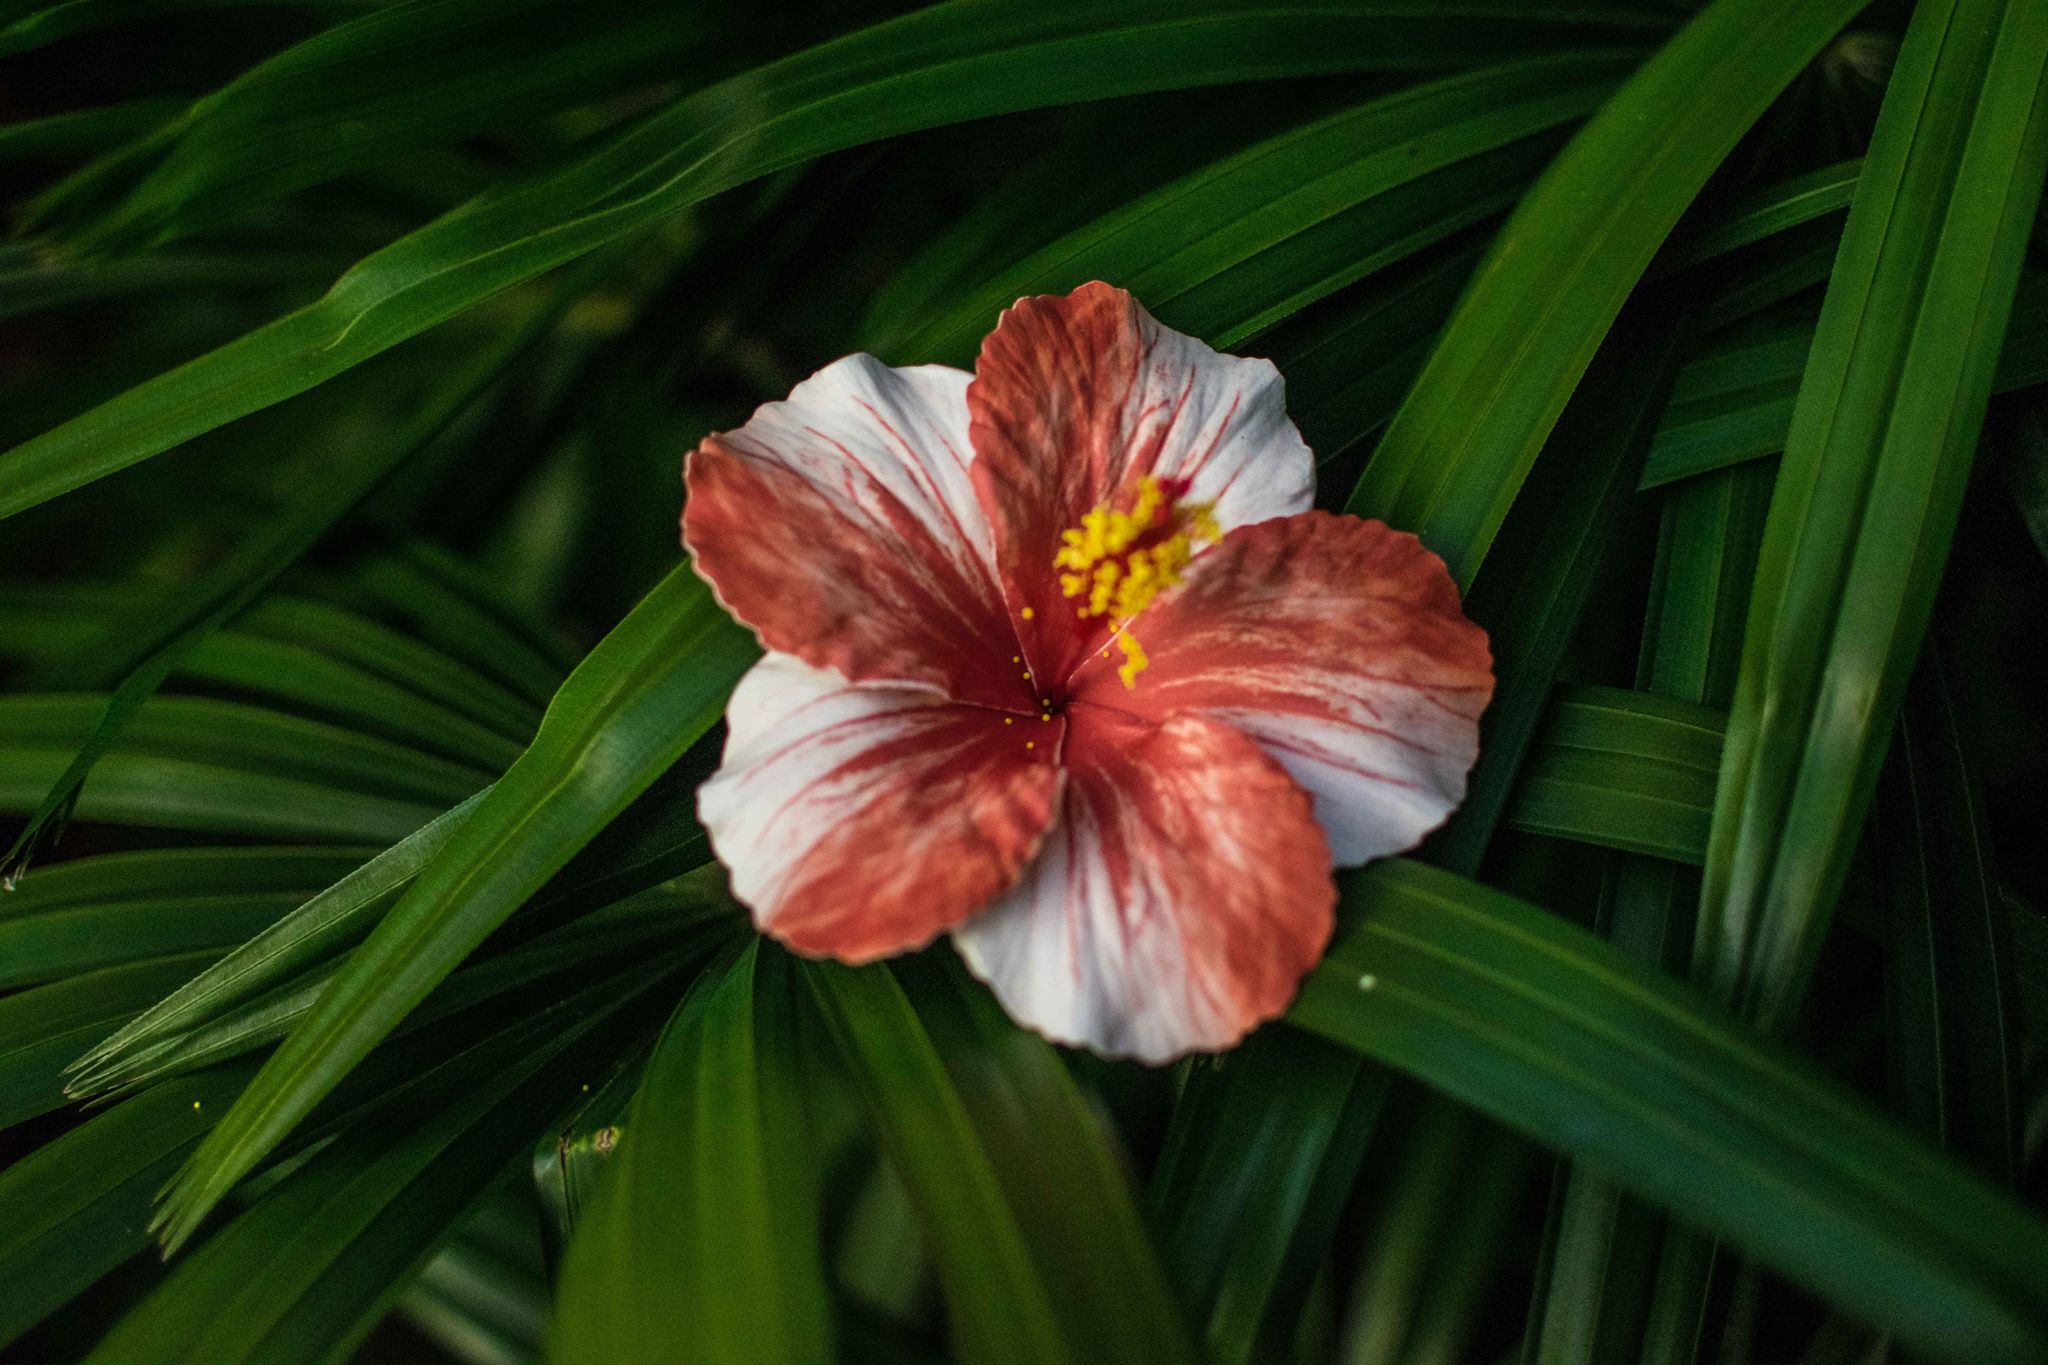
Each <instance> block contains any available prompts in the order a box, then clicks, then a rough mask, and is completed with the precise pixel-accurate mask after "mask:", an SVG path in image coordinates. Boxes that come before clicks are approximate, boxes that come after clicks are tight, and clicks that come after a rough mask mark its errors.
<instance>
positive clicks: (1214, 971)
mask: <svg viewBox="0 0 2048 1365" xmlns="http://www.w3.org/2000/svg"><path fill="white" fill-rule="evenodd" d="M1069 722H1070V727H1069V730H1068V741H1067V752H1066V757H1065V763H1066V765H1067V769H1068V772H1067V786H1066V792H1065V795H1064V797H1063V798H1062V800H1061V803H1060V813H1059V819H1058V820H1057V822H1056V823H1055V824H1054V826H1053V828H1052V831H1051V833H1050V834H1048V835H1047V836H1046V841H1045V847H1044V849H1043V851H1041V852H1040V854H1039V856H1038V860H1037V862H1035V863H1034V864H1032V866H1031V867H1030V868H1029V869H1028V870H1027V871H1026V872H1025V874H1024V877H1023V880H1021V881H1020V882H1019V883H1018V884H1017V887H1016V889H1015V890H1013V891H1012V892H1010V894H1009V895H1008V896H1006V897H1004V898H1003V900H1002V901H1001V902H1000V903H998V904H997V906H996V907H995V908H994V909H992V910H990V911H989V912H988V913H987V914H985V915H982V916H980V917H979V918H977V919H973V920H970V921H968V923H967V924H965V925H964V926H962V927H961V928H958V929H956V930H954V931H953V940H954V943H955V944H956V945H957V946H958V947H959V949H960V953H961V956H962V957H963V958H965V960H966V962H967V965H968V968H969V969H970V970H971V971H973V972H974V974H975V975H976V976H978V977H980V978H981V979H982V980H984V981H986V982H987V983H988V984H989V985H990V987H991V988H993V989H994V991H995V993H996V997H997V998H998V999H999V1000H1001V1001H1002V1003H1003V1007H1004V1008H1005V1009H1007V1010H1008V1011H1009V1012H1010V1015H1011V1017H1012V1018H1014V1019H1016V1020H1017V1021H1018V1022H1020V1023H1022V1024H1025V1025H1027V1026H1029V1027H1031V1028H1034V1029H1037V1030H1038V1031H1039V1032H1041V1033H1043V1034H1045V1035H1046V1036H1047V1037H1049V1038H1052V1039H1054V1040H1055V1041H1058V1042H1063V1043H1076V1044H1080V1045H1082V1046H1085V1047H1088V1048H1092V1049H1094V1050H1095V1051H1097V1052H1100V1053H1103V1054H1105V1055H1107V1056H1113V1057H1135V1058H1137V1059H1139V1060H1140V1061H1144V1062H1149V1063H1154V1064H1157V1063H1160V1062H1166V1061H1170V1060H1172V1059H1173V1058H1175V1057H1178V1056H1181V1055H1182V1054H1184V1053H1188V1052H1196V1051H1214V1050H1217V1049H1221V1048H1226V1047H1229V1046H1230V1045H1231V1044H1233V1043H1235V1042H1237V1041H1238V1039H1240V1038H1242V1037H1243V1036H1244V1035H1245V1034H1246V1033H1248V1032H1250V1031H1251V1029H1253V1028H1254V1027H1255V1026H1257V1025H1258V1024H1259V1023H1260V1022H1262V1021H1264V1020H1267V1019H1271V1018H1273V1017H1275V1016H1276V1015H1278V1014H1280V1013H1281V1012H1282V1011H1283V1010H1285V1009H1286V1008H1287V1005H1288V1003H1289V1001H1291V1000H1292V999H1293V998H1294V993H1295V989H1296V987H1297V986H1298V985H1299V984H1300V982H1301V978H1302V976H1303V975H1304V974H1306V973H1307V972H1308V970H1309V968H1310V967H1312V966H1314V965H1315V962H1316V960H1317V959H1318V958H1319V957H1320V956H1321V955H1322V952H1323V949H1324V947H1325V946H1326V945H1327V944H1328V942H1329V938H1330V930H1331V925H1332V922H1333V915H1334V907H1335V904H1336V888H1335V885H1334V883H1332V881H1331V879H1330V858H1329V850H1328V848H1327V847H1326V845H1325V844H1324V842H1323V837H1322V833H1321V831H1320V830H1318V829H1317V828H1316V823H1315V818H1314V816H1313V814H1312V813H1311V811H1310V809H1309V800H1308V797H1307V796H1306V795H1305V794H1304V793H1303V792H1302V790H1301V789H1300V788H1299V787H1298V786H1296V785H1295V784H1294V782H1293V780H1292V779H1290V778H1289V777H1288V776H1287V774H1286V773H1285V772H1284V771H1282V770H1281V768H1280V766H1279V765H1278V764H1276V763H1274V762H1273V760H1272V759H1270V758H1268V757H1266V755H1265V754H1264V753H1262V752H1261V751H1260V749H1259V747H1258V746H1257V745H1256V744H1254V743H1253V742H1252V741H1250V740H1248V739H1246V738H1245V737H1244V736H1243V735H1240V734H1238V733H1237V732H1236V731H1234V730H1232V729H1231V728H1230V727H1229V726H1227V725H1224V724H1222V723H1220V722H1217V721H1211V720H1206V719H1204V718H1202V717H1199V716H1177V717H1175V718H1173V719H1172V720H1169V721H1168V722H1166V723H1165V724H1164V725H1152V724H1149V723H1145V722H1138V721H1133V720H1131V719H1130V718H1129V717H1126V716H1122V715H1120V714H1118V713H1115V712H1109V711H1103V710H1101V709H1100V708H1093V709H1091V710H1090V711H1089V712H1088V713H1087V714H1085V715H1083V714H1082V713H1081V712H1080V711H1079V710H1078V709H1077V710H1075V711H1070V712H1069Z"/></svg>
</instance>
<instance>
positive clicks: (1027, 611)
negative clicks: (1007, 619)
mask: <svg viewBox="0 0 2048 1365" xmlns="http://www.w3.org/2000/svg"><path fill="white" fill-rule="evenodd" d="M1017 614H1018V615H1019V616H1021V617H1023V618H1024V619H1025V620H1027V621H1029V620H1030V619H1031V618H1032V617H1034V616H1036V615H1038V613H1037V612H1035V611H1033V610H1031V608H1029V607H1026V608H1024V610H1022V611H1020V612H1018V613H1017Z"/></svg>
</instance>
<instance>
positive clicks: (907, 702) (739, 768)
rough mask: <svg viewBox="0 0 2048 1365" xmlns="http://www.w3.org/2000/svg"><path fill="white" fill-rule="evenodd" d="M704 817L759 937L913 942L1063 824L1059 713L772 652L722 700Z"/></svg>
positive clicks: (840, 949)
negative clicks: (721, 752) (850, 674)
mask: <svg viewBox="0 0 2048 1365" xmlns="http://www.w3.org/2000/svg"><path fill="white" fill-rule="evenodd" d="M726 723H727V725H728V726H729V727H730V734H729V736H728V738H727V740H726V746H725V761H724V763H723V764H722V765H721V766H720V768H719V770H718V771H717V772H716V773H714V774H713V775H712V777H711V779H710V780H709V781H708V782H706V783H705V784H704V785H703V787H702V788H700V789H699V791H698V795H697V814H698V818H699V819H701V820H702V821H703V822H704V828H705V829H706V831H708V832H709V833H710V835H711V843H712V847H713V848H714V849H715V850H716V851H717V853H718V856H719V859H720V860H721V861H722V862H724V863H725V865H726V867H727V868H728V869H729V870H730V871H731V873H732V889H733V894H734V895H735V896H737V897H738V898H739V899H740V900H741V901H742V902H743V903H745V904H746V905H747V906H749V907H750V908H751V909H752V911H753V914H754V922H755V924H756V925H758V926H759V927H760V928H761V929H762V930H763V931H764V932H766V933H768V934H771V935H773V936H774V937H776V938H778V939H780V940H781V941H782V942H783V943H785V944H787V945H789V947H791V948H792V949H794V950H796V951H797V952H800V953H806V954H809V955H811V956H814V957H833V958H838V959H839V960H841V961H844V962H867V961H871V960H873V959H875V958H878V957H887V956H889V955H891V954H893V953H900V952H904V951H907V950H909V949H911V948H916V947H919V946H921V945H922V944H925V943H927V942H929V941H930V940H931V939H932V938H933V937H934V936H935V935H937V934H938V933H939V932H940V931H941V930H944V929H948V928H951V927H952V926H954V925H956V924H958V923H960V922H961V921H962V920H964V919H966V918H967V917H968V916H970V915H972V914H974V913H975V912H976V911H978V910H980V909H982V908H983V907H985V906H987V905H988V904H990V903H991V902H992V901H994V900H995V899H996V898H997V897H999V896H1001V895H1002V894H1003V893H1004V892H1005V891H1007V890H1009V889H1010V887H1011V886H1012V885H1013V884H1014V883H1015V882H1016V880H1017V877H1018V874H1019V873H1020V872H1021V871H1022V869H1023V868H1024V866H1025V865H1026V864H1027V863H1028V862H1029V861H1030V859H1031V857H1032V855H1033V854H1034V853H1035V852H1036V851H1037V849H1038V846H1039V842H1040V840H1041V839H1042V838H1043V837H1044V835H1045V831H1046V828H1047V826H1048V825H1049V824H1050V823H1051V821H1052V816H1053V808H1054V804H1055V802H1056V801H1057V799H1058V794H1059V789H1060V783H1061V777H1060V773H1059V769H1058V768H1057V766H1056V765H1055V764H1054V762H1053V761H1052V760H1053V756H1054V755H1055V754H1056V753H1057V752H1058V748H1059V739H1060V732H1061V731H1062V730H1063V729H1064V722H1061V721H1057V720H1054V721H1040V722H1036V723H1034V722H1032V721H1031V720H1029V719H1025V718H1015V717H1012V718H1007V723H1006V718H1005V717H1004V716H1003V715H1001V714H1000V713H998V712H995V711H991V710H989V709H987V708H986V707H980V706H964V705H960V704H958V703H955V702H951V701H948V700H946V699H945V698H943V697H940V696H937V695H935V694H933V693H930V692H926V691H923V690H919V689H912V688H898V687H888V686H877V685H864V684H849V683H847V682H846V681H845V680H844V679H842V678H840V677H839V676H838V675H836V674H834V673H831V672H829V671H827V670H824V669H820V668H813V667H811V666H810V665H809V664H806V663H804V662H803V661H802V660H801V659H797V658H794V657H792V656H790V655H787V654H769V655H767V656H766V657H764V658H763V659H762V660H761V661H760V662H759V663H757V664H755V665H754V667H753V668H752V669H751V670H750V671H749V672H748V673H747V675H746V677H744V678H742V679H741V680H740V685H739V687H738V688H737V689H735V690H734V692H733V695H732V701H731V704H730V705H729V706H728V707H727V708H726Z"/></svg>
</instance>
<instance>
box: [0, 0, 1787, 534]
mask: <svg viewBox="0 0 2048 1365" xmlns="http://www.w3.org/2000/svg"><path fill="white" fill-rule="evenodd" d="M1552 15H1553V12H1552V11H1551V9H1550V7H1549V6H1547V5H1545V4H1542V3H1540V2H1539V0H1512V2H1510V3H1505V4H1503V3H1499V2H1498V0H1494V2H1493V3H1484V4H1481V3H1472V4H1464V3H1460V4H1455V5H1449V6H1440V7H1436V8H1434V9H1433V10H1432V11H1430V12H1429V13H1428V14H1426V15H1424V16H1421V17H1418V16H1417V15H1416V13H1415V11H1414V8H1413V6H1412V5H1410V4H1405V3H1389V2H1388V0H1378V2H1377V3H1376V2H1375V0H1289V2H1288V3H1286V4H1282V5H1279V6H1277V7H1276V6H1275V5H1273V4H1271V3H1266V2H1265V0H1132V2H1131V3H1126V4H1120V5H1117V6H1115V7H1104V6H1102V5H1100V4H1098V3H1095V0H1041V3H1038V4H1033V5H1030V6H1027V7H1023V8H1019V7H1017V6H1015V5H1011V4H1008V3H1005V2H1004V0H954V2H953V3H950V4H944V5H938V6H935V7H932V8H929V9H924V10H920V11H917V12H915V13H912V14H908V15H905V16H903V17H902V18H899V19H894V20H891V21H889V22H887V23H883V24H878V25H875V26H874V27H872V28H869V29H866V30H863V31H861V32H858V33H854V34H851V35H849V36H847V37H845V38H841V39H838V40H836V41H833V42H829V43H825V44H823V45H821V46H819V47H816V48H813V49H811V50H810V51H808V52H804V53H799V54H797V55H796V56H793V57H789V58H786V59H784V60H782V61H779V62H776V63H773V64H772V65H769V66H767V67H763V68H761V69H759V70H757V71H753V72H749V73H746V74H744V75H741V76H738V77H735V78H733V79H731V80H729V81H725V82H723V83H721V84H719V85H716V86H713V87H711V88H710V89H707V90H704V91H701V92H699V93H697V94H695V95H692V96H690V97H689V98H687V99H684V100H682V101H681V102H679V103H677V104H675V105H674V106H672V107H670V108H669V109H667V110H665V111H663V112H662V113H660V114H657V115H655V116H653V117H651V118H649V119H646V120H644V121H642V122H641V123H640V124H638V125H637V126H636V127H634V128H632V129H631V130H629V131H627V132H626V133H624V134H622V135H620V136H619V137H617V138H615V139H613V140H611V141H609V142H607V143H605V144H604V145H603V146H601V147H599V148H598V149H597V150H595V151H593V152H591V153H589V154H588V155H587V156H585V157H583V158H581V159H580V160H578V161H576V162H574V163H573V164H571V165H569V166H567V167H565V168H563V169H562V170H560V171H558V172H556V173H554V174H551V175H549V176H546V177H544V178H541V179H538V180H535V181H532V182H529V183H526V184H524V185H521V186H518V187H515V188H512V189H508V190H507V191H505V192H503V193H493V194H486V195H483V196H480V197H479V198H478V199H476V200H473V201H471V202H470V203H468V204H466V205H464V206H463V207H462V208H461V209H458V210H457V211H455V212H453V213H451V214H449V215H447V216H446V217H443V218H441V219H438V220H436V221H435V222H433V223H430V224H428V225H427V226H426V227H424V228H421V229H419V230H418V231H416V232H413V233H410V234H408V235H407V236H405V237H403V238H401V239H399V240H398V241H397V242H394V243H392V244H391V245H390V246H388V247H386V248H384V249H383V250H381V251H378V252H376V253H374V254H373V255H371V256H369V257H367V258H365V259H364V260H363V261H362V262H360V263H359V264H358V265H356V266H355V267H354V268H353V269H352V270H350V271H349V272H348V273H347V274H346V275H344V276H342V277H341V279H339V280H337V281H336V282H335V284H334V287H333V288H332V289H330V290H329V291H328V293H327V295H326V296H325V297H324V298H322V299H321V300H320V301H319V302H317V303H314V304H312V305H311V306H309V307H307V308H304V309H301V310H300V311H298V312H296V313H293V314H291V315H289V316H287V317H284V318H280V319H279V320H277V321H276V322H273V323H271V324H269V325H268V326H265V327H263V328H260V329H258V330H257V331H254V332H251V333H249V334H248V335H246V336H244V337H242V338H240V339H238V340H236V341H233V342H230V343H229V344H228V345H226V346H223V347H221V348H220V349H219V350H216V351H213V352H211V353H209V354H207V355H205V356H202V357H200V358H199V359H197V360H195V361H192V362H191V363H189V364H187V365H184V366H181V367H180V368H178V369H176V370H173V371H170V372H169V373H167V374H163V375H160V376H158V377H157V378H155V379H153V380H150V381H148V382H147V383H144V384H142V385H140V386H138V387H136V388H134V389H131V390H129V391H128V392H127V393H125V394H123V395H122V396H120V397H118V398H115V399H113V400H111V401H110V402H108V403H106V404H104V405H102V406H101V407H99V408H97V409H94V410H93V411H91V412H88V413H85V414H83V415H82V416H80V417H78V418H75V419H74V420H72V421H70V422H67V423H65V424H64V425H63V426H61V427H59V428H57V429H56V430H54V431H51V432H49V433H47V434H45V435H43V436H41V437H38V438H37V439H35V440H33V441H30V442H28V443H26V444H24V445H21V446H18V447H16V448H15V449H13V450H11V451H7V452H5V453H0V516H9V515H12V514H13V513H15V512H19V511H21V510H22V509H24V508H27V507H33V506H35V505H36V504H38V503H41V502H44V501H47V500H48V499H50V498H53V497H56V496H57V495H58V494H60V493H63V492H66V491H68V490H70V489H73V488H77V487H79V486H80V485H82V484H85V483H89V482H91V481H92V480H94V479H98V478H103V477H105V476H106V475H108V474H111V473H113V472H115V471H116V470H119V469H123V468H126V467H127V466H129V465H131V464H134V463H135V462H137V461H139V460H143V459H147V458H148V457H150V456H151V455H155V454H157V453H159V452H161V451H164V450H168V449H170V448H171V447H172V446H175V445H177V444H179V443H180V442H182V441H186V440H189V439H191V438H192V437H194V436H197V435H199V434H200V433H201V432H205V431H210V430H212V429H214V428H215V427H218V426H221V425H223V424H225V423H227V422H230V421H232V420H234V419H235V418H236V417H240V416H242V415H245V414H247V413H250V412H253V411H255V410H256V409H258V408H261V407H266V406H268V405H270V404H272V403H276V402H280V401H282V400H283V399H285V398H288V397H290V396H291V395H293V394H296V393H303V392H304V391H305V390H307V389H309V388H312V387H313V386H314V385H316V384H319V383H322V382H323V381H325V380H327V379H330V378H332V377H333V376H335V375H337V374H339V373H341V372H342V371H343V370H346V369H348V368H349V367H350V366H352V365H356V364H359V363H361V362H362V361H364V360H366V359H368V358H369V357H370V356H372V355H375V354H377V353H378V352H380V351H382V350H385V349H387V348H388V347H391V346H393V345H396V344H397V343H398V342H400V341H402V340H404V339H405V338H407V337H409V336H414V335H416V334H418V333H419V332H421V331H424V330H425V329H426V328H428V327H431V326H432V325H434V324H435V323H437V322H440V321H443V320H445V319H447V318H449V317H452V316H454V315H455V314H457V313H459V312H461V311H463V310H464V309H466V308H468V307H470V306H472V305H473V304H475V303H477V302H479V301H480V300H482V299H485V298H488V297H489V296H490V295H492V294H494V293H496V292H498V291H499V290H500V289H503V288H505V287H506V286H508V285H512V284H516V283H518V282H519V281H521V280H525V279H530V278H532V277H533V276H535V275H538V274H540V273H542V272H543V271H546V270H548V269H550V268H552V267H553V266H556V265H559V264H561V263H563V262H564V261H568V260H571V259H573V258H574V257H576V256H579V255H582V254H584V253H585V252H588V251H591V250H593V249H595V248H597V247H600V246H603V245H604V244H606V243H608V242H613V241H617V240H619V239H620V238H622V237H625V236H628V235H630V234H632V233H634V232H638V231H640V230H642V229H644V228H647V227H649V226H651V225H653V224H656V223H659V222H662V221H666V220H668V219H670V218H672V217H673V216H674V215H675V214H676V213H677V212H679V211H680V210H682V209H684V208H687V207H689V206H690V205H692V204H695V203H699V202H701V201H702V200H704V199H706V198H708V197H710V196H711V195H713V194H716V193H718V192H720V191H722V190H726V189H731V188H733V187H734V186H737V185H741V184H745V183H746V182H748V181H750V180H754V179H757V178H759V177H761V176H763V175H767V174H770V173H772V172H774V171H777V170H781V169H783V168H785V167H788V166H793V165H796V164H798V163H800V162H803V161H807V160H809V159H811V158H814V157H817V156H822V155H824V154H825V153H827V152H832V151H838V150H841V149H844V148H847V147H851V146H857V145H860V144H862V143H866V142H872V141H876V140H879V139H881V138H885V137H892V136H896V135H898V134H902V133H907V132H913V131H916V130H918V129H921V128H929V127H934V126H938V125H941V124H946V123H956V122H961V121H964V120H967V119H975V118H987V117H989V116H991V115H994V114H1001V113H1009V112H1015V111H1018V110H1023V109H1032V108H1041V107H1044V106H1046V105H1049V104H1063V103H1074V102H1078V101H1082V100H1094V99H1109V98H1113V97H1115V96H1118V95H1128V94H1138V93H1142V92H1146V91H1155V90H1171V89H1185V88H1190V87H1196V86H1203V85H1213V84H1218V83H1222V82H1241V81H1246V80H1255V79H1263V80H1271V79H1277V78H1281V77H1287V76H1303V75H1313V74H1322V73H1332V72H1341V71H1360V70H1386V69H1402V68H1409V69H1412V68H1416V67H1422V68H1428V67H1431V66H1437V65H1441V64H1442V63H1443V60H1444V59H1443V56H1442V55H1441V54H1444V53H1456V54H1458V56H1459V57H1461V58H1464V59H1465V60H1468V61H1474V62H1477V61H1484V60H1486V59H1487V58H1488V57H1489V56H1493V55H1496V54H1513V55H1526V51H1527V48H1528V46H1529V45H1530V44H1531V43H1537V44H1544V43H1547V42H1561V43H1571V42H1582V43H1589V44H1592V45H1598V44H1599V43H1600V42H1601V41H1603V40H1604V41H1607V42H1613V41H1616V40H1617V38H1620V39H1623V40H1626V39H1627V38H1629V37H1638V38H1639V37H1640V36H1641V35H1643V34H1644V33H1646V32H1655V31H1657V29H1659V28H1660V27H1661V26H1662V24H1663V21H1662V20H1661V19H1656V18H1653V17H1648V16H1644V15H1642V14H1641V13H1639V12H1637V11H1636V10H1634V9H1633V7H1630V6H1626V5H1619V4H1616V5H1608V6H1600V5H1591V6H1585V7H1575V9H1574V11H1572V12H1571V13H1569V14H1567V15H1565V16H1562V17H1552ZM1801 60H1802V61H1803V60H1804V58H1803V57H1802V58H1801Z"/></svg>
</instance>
